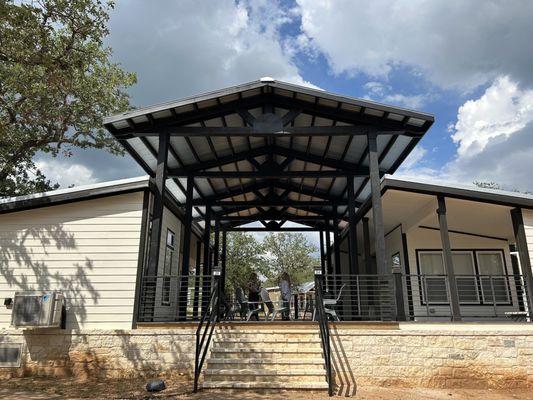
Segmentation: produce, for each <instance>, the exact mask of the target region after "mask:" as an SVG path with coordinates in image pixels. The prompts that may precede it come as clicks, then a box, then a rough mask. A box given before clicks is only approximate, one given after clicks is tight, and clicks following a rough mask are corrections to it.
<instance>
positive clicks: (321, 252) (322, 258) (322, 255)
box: [318, 230, 326, 275]
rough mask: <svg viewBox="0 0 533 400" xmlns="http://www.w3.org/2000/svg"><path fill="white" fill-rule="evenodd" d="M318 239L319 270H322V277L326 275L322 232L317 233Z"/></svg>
mask: <svg viewBox="0 0 533 400" xmlns="http://www.w3.org/2000/svg"><path fill="white" fill-rule="evenodd" d="M318 236H319V238H320V268H322V275H325V274H326V260H325V259H324V231H323V230H320V231H319V232H318Z"/></svg>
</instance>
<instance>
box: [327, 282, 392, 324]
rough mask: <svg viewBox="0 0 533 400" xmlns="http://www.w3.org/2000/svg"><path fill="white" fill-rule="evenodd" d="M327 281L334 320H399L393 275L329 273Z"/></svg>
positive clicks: (328, 303)
mask: <svg viewBox="0 0 533 400" xmlns="http://www.w3.org/2000/svg"><path fill="white" fill-rule="evenodd" d="M321 279H322V280H323V282H324V283H323V288H324V292H323V297H324V305H325V312H326V314H328V315H329V317H330V319H332V320H334V321H390V320H393V319H395V292H394V282H393V276H392V275H347V274H346V275H329V276H324V277H322V278H321Z"/></svg>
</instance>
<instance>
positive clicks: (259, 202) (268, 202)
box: [193, 198, 347, 207]
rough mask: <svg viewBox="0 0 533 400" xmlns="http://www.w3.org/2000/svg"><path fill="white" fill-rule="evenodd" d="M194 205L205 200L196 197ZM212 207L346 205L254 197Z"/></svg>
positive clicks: (341, 202)
mask: <svg viewBox="0 0 533 400" xmlns="http://www.w3.org/2000/svg"><path fill="white" fill-rule="evenodd" d="M193 204H194V205H196V206H200V205H205V204H206V202H205V201H203V200H201V199H198V200H195V201H194V203H193ZM209 204H211V205H212V206H213V207H242V206H247V207H261V206H262V207H279V206H293V207H298V206H306V207H332V206H336V205H346V204H347V202H346V200H343V201H337V202H336V203H332V202H330V201H320V200H310V201H298V200H292V199H281V198H274V199H271V198H265V199H256V200H248V201H246V200H243V201H240V200H239V201H231V200H228V201H222V200H221V201H216V202H211V203H209Z"/></svg>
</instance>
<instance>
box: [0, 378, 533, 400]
mask: <svg viewBox="0 0 533 400" xmlns="http://www.w3.org/2000/svg"><path fill="white" fill-rule="evenodd" d="M145 384H146V381H145V380H139V379H136V380H119V381H105V382H104V381H75V380H71V379H46V378H13V379H9V380H5V381H0V399H2V400H3V399H6V400H7V399H10V400H11V399H18V400H44V399H50V400H55V399H131V400H148V399H154V400H161V399H169V400H170V399H191V400H208V399H209V400H211V399H224V400H267V399H268V400H271V399H272V400H278V399H279V400H287V399H296V400H321V399H323V400H326V399H329V397H328V396H327V394H325V393H318V392H302V391H299V392H290V391H286V392H281V393H280V392H271V393H255V392H251V391H234V392H227V391H224V392H222V391H214V390H211V391H204V392H202V391H201V392H199V393H192V392H191V383H190V381H189V380H188V379H187V378H185V377H177V378H172V379H169V380H168V381H167V384H168V387H167V389H166V390H164V391H162V392H160V393H158V394H155V395H150V394H149V393H147V392H146V391H145V390H144V386H145ZM354 398H355V399H357V400H423V399H434V400H444V399H446V400H514V399H520V400H533V393H531V391H527V390H517V389H509V390H491V389H487V390H480V389H453V390H451V389H450V390H446V389H424V388H409V389H406V388H378V387H361V388H358V390H357V394H356V396H354Z"/></svg>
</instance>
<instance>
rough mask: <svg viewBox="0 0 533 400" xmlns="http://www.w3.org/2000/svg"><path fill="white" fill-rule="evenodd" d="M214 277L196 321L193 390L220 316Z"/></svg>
mask: <svg viewBox="0 0 533 400" xmlns="http://www.w3.org/2000/svg"><path fill="white" fill-rule="evenodd" d="M214 279H215V283H214V285H213V290H212V291H211V296H210V298H209V303H208V305H207V307H206V308H205V311H204V313H203V315H202V319H201V320H200V322H199V323H198V328H197V329H196V356H195V363H194V392H197V391H198V381H199V379H200V374H201V372H202V367H203V366H204V361H205V357H206V355H207V351H208V350H209V344H210V343H211V337H212V336H213V331H214V330H215V326H216V324H217V322H218V320H219V317H220V292H221V287H220V280H219V278H218V277H214Z"/></svg>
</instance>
